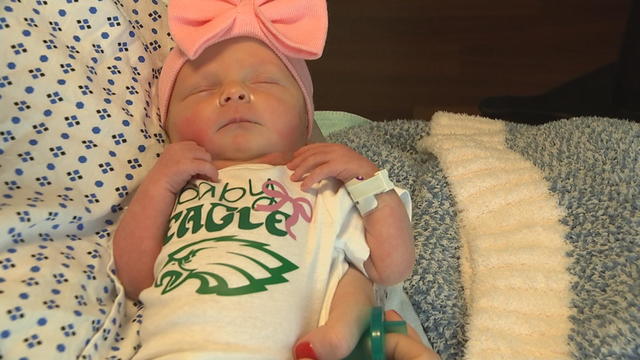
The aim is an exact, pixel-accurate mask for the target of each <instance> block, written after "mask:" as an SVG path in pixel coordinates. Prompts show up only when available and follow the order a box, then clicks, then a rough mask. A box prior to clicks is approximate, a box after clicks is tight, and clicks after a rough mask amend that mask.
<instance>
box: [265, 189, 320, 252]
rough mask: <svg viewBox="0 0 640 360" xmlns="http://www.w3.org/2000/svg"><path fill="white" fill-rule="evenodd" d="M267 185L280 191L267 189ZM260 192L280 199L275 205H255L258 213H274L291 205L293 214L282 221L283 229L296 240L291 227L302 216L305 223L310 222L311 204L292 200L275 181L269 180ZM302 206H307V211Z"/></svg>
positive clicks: (303, 200) (297, 199) (303, 199)
mask: <svg viewBox="0 0 640 360" xmlns="http://www.w3.org/2000/svg"><path fill="white" fill-rule="evenodd" d="M267 185H274V186H276V187H278V189H279V190H280V191H276V190H275V189H269V188H268V187H267ZM262 191H263V192H264V193H265V194H266V195H267V196H270V197H272V198H274V199H278V198H279V199H280V201H278V202H277V203H275V204H273V205H261V204H256V205H255V209H256V210H258V211H272V212H273V211H276V210H280V208H281V207H282V206H283V205H284V204H286V203H289V202H290V203H291V206H293V213H292V214H291V215H290V216H289V217H288V218H287V220H285V221H284V225H285V228H286V229H287V233H288V234H289V236H291V237H292V238H293V240H296V234H294V233H293V231H292V230H291V227H292V226H293V225H295V224H297V223H298V218H299V217H300V216H302V218H303V219H304V220H306V221H307V222H309V221H311V213H312V212H313V207H312V206H311V202H310V201H309V200H308V199H306V198H303V197H297V198H293V197H291V195H289V193H288V192H287V190H286V189H285V187H284V186H283V185H282V184H280V183H279V182H277V181H273V180H269V181H267V182H265V183H264V184H263V185H262ZM303 205H307V207H308V209H309V211H308V212H307V209H305V207H304V206H303Z"/></svg>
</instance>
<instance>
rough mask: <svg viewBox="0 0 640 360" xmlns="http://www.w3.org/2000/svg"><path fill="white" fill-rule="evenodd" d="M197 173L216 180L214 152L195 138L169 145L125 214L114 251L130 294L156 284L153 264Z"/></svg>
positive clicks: (126, 290)
mask: <svg viewBox="0 0 640 360" xmlns="http://www.w3.org/2000/svg"><path fill="white" fill-rule="evenodd" d="M195 175H203V176H206V177H208V178H210V179H211V180H217V177H218V172H217V170H216V169H215V167H214V166H213V164H212V163H211V155H210V154H209V153H208V152H206V150H204V149H203V148H202V147H200V146H198V145H197V144H196V143H194V142H179V143H175V144H170V145H168V146H167V147H166V149H165V150H164V152H163V153H162V154H161V155H160V158H159V159H158V161H157V162H156V164H155V165H154V166H153V168H152V169H151V170H150V171H149V174H148V175H147V176H146V178H145V180H144V181H143V182H142V184H141V185H140V187H139V188H138V191H136V194H135V195H134V197H133V199H132V200H131V203H130V204H129V206H128V208H127V210H126V211H125V213H124V214H123V215H122V219H121V220H120V222H119V224H118V228H117V229H116V232H115V235H114V238H113V254H114V258H115V264H116V270H117V275H118V278H119V279H120V281H121V282H122V284H123V285H124V288H125V293H126V295H127V297H129V298H132V299H137V298H138V295H139V294H140V292H141V291H142V290H144V289H146V288H147V287H149V286H151V285H152V284H153V266H154V263H155V260H156V257H157V256H158V254H159V253H160V250H161V248H162V241H163V239H164V237H165V235H166V232H167V224H168V219H169V216H170V215H171V211H172V210H173V205H174V202H175V199H176V196H177V194H178V192H179V191H180V190H181V189H182V187H183V186H184V185H185V184H186V183H187V181H189V179H191V177H193V176H195Z"/></svg>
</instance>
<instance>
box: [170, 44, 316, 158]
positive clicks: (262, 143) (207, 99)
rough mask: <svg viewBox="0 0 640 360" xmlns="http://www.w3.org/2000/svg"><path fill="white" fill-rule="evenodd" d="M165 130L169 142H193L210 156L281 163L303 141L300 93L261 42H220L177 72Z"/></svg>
mask: <svg viewBox="0 0 640 360" xmlns="http://www.w3.org/2000/svg"><path fill="white" fill-rule="evenodd" d="M167 133H168V134H169V138H170V139H171V141H172V142H178V141H187V140H190V141H195V142H196V143H198V144H199V145H200V146H202V147H204V148H205V149H207V151H209V153H211V155H212V156H213V159H214V160H218V161H225V162H230V163H236V162H263V163H271V164H274V165H275V164H284V163H286V162H287V161H288V160H289V159H290V158H291V154H292V153H293V152H294V151H295V150H297V149H298V148H300V147H301V146H303V145H304V144H305V143H306V136H307V120H306V107H305V102H304V96H303V95H302V91H301V90H300V87H299V86H298V83H297V82H296V80H295V79H294V78H293V76H292V75H291V73H290V72H289V70H288V69H287V68H286V66H285V65H284V64H283V63H282V62H281V61H280V58H279V57H278V56H277V55H276V54H275V53H274V52H273V51H271V49H269V47H267V46H266V45H265V44H263V43H262V42H260V41H257V40H253V39H250V38H238V39H231V40H227V41H223V42H222V43H219V44H216V45H213V46H211V47H209V48H207V49H206V50H205V51H204V52H203V53H202V54H201V55H200V56H199V57H198V58H197V59H195V60H193V61H188V62H187V63H186V64H185V65H184V66H183V67H182V69H181V70H180V73H179V74H178V77H177V79H176V82H175V87H174V89H173V93H172V95H171V100H170V103H169V112H168V116H167Z"/></svg>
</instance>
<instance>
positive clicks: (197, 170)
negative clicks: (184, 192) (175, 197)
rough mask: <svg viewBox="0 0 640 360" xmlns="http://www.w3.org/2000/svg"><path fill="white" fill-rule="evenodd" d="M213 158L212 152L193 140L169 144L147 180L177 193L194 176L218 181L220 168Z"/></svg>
mask: <svg viewBox="0 0 640 360" xmlns="http://www.w3.org/2000/svg"><path fill="white" fill-rule="evenodd" d="M211 160H212V159H211V154H209V152H207V151H206V150H205V149H204V148H203V147H202V146H200V145H198V144H196V143H195V142H193V141H181V142H177V143H173V144H169V145H167V147H166V148H165V149H164V151H163V152H162V154H160V157H159V158H158V161H157V162H156V164H155V165H154V166H153V168H152V169H151V171H150V172H149V174H148V175H147V178H146V180H145V182H153V183H154V185H155V186H158V187H159V188H158V190H160V191H162V190H168V191H170V192H171V193H172V194H177V193H178V192H179V191H180V190H181V189H182V187H183V186H184V185H185V184H186V183H187V182H188V181H189V180H190V179H191V178H192V177H194V176H202V177H204V178H206V179H208V180H210V181H217V180H218V169H216V168H215V166H213V164H212V162H211ZM163 188H164V189H163Z"/></svg>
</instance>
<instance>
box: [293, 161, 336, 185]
mask: <svg viewBox="0 0 640 360" xmlns="http://www.w3.org/2000/svg"><path fill="white" fill-rule="evenodd" d="M333 171H334V169H333V166H331V164H330V163H325V164H323V165H321V166H318V167H316V168H314V169H313V170H312V171H311V172H310V173H309V175H307V176H306V177H305V178H304V180H303V181H302V184H300V188H301V189H302V191H306V190H308V189H309V188H310V187H312V186H313V185H314V184H316V183H318V182H320V181H322V180H324V179H326V178H328V177H332V176H333V175H334V174H333Z"/></svg>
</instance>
